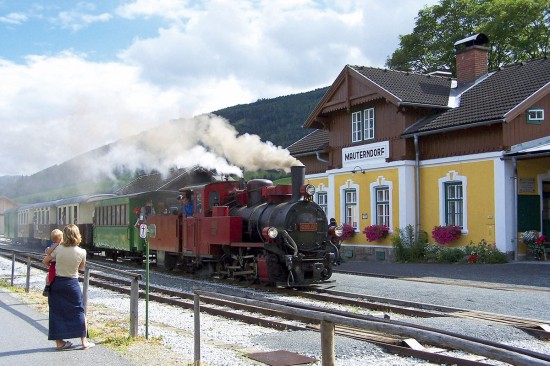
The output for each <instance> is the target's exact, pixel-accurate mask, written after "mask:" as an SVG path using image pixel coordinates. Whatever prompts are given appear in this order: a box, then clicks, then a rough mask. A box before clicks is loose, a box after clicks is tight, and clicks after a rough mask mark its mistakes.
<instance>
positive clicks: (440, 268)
mask: <svg viewBox="0 0 550 366" xmlns="http://www.w3.org/2000/svg"><path fill="white" fill-rule="evenodd" d="M334 269H335V271H342V272H357V273H365V274H371V275H377V276H388V277H419V278H431V277H433V278H442V279H450V280H466V281H479V282H490V283H499V284H510V285H520V286H535V287H548V288H550V261H540V262H510V263H505V264H439V263H433V264H430V263H387V262H365V261H348V262H345V263H342V265H340V266H338V267H335V268H334Z"/></svg>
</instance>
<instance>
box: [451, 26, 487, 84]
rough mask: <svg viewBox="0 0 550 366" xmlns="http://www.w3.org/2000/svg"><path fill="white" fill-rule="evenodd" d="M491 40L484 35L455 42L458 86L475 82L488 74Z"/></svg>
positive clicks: (476, 35)
mask: <svg viewBox="0 0 550 366" xmlns="http://www.w3.org/2000/svg"><path fill="white" fill-rule="evenodd" d="M488 45H489V38H488V37H487V36H486V35H485V34H483V33H479V34H475V35H473V36H470V37H467V38H464V39H461V40H460V41H457V42H455V44H454V46H455V57H456V79H457V81H458V84H459V85H460V84H466V83H471V82H473V81H475V80H476V79H477V78H478V77H480V76H482V75H485V74H487V72H488V67H489V66H488V64H489V50H490V48H489V46H488Z"/></svg>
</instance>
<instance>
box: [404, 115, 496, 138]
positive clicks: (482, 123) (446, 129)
mask: <svg viewBox="0 0 550 366" xmlns="http://www.w3.org/2000/svg"><path fill="white" fill-rule="evenodd" d="M504 122H505V120H504V118H499V119H492V120H488V121H480V122H474V123H467V124H463V125H458V126H452V127H443V128H438V129H434V130H429V131H421V132H409V133H407V134H403V135H401V137H402V138H409V137H414V136H427V135H436V134H439V133H445V132H452V131H457V130H464V129H467V128H472V127H480V126H490V125H494V124H497V123H504Z"/></svg>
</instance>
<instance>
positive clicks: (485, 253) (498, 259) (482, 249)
mask: <svg viewBox="0 0 550 366" xmlns="http://www.w3.org/2000/svg"><path fill="white" fill-rule="evenodd" d="M464 251H465V252H466V254H469V255H470V256H471V255H473V253H475V255H476V256H477V263H491V264H494V263H507V262H508V257H506V254H505V253H503V252H501V251H500V250H498V249H497V247H496V244H495V243H491V244H489V243H487V241H486V240H485V239H481V240H480V242H479V243H477V244H476V243H474V242H473V241H470V244H468V245H466V246H465V247H464Z"/></svg>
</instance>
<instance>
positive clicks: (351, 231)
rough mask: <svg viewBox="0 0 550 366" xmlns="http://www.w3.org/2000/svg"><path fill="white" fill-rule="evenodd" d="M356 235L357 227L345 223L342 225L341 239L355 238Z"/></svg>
mask: <svg viewBox="0 0 550 366" xmlns="http://www.w3.org/2000/svg"><path fill="white" fill-rule="evenodd" d="M354 235H355V228H354V227H353V226H351V225H348V224H344V226H343V227H342V236H341V237H340V240H342V241H344V240H347V239H351V238H353V236H354Z"/></svg>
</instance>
